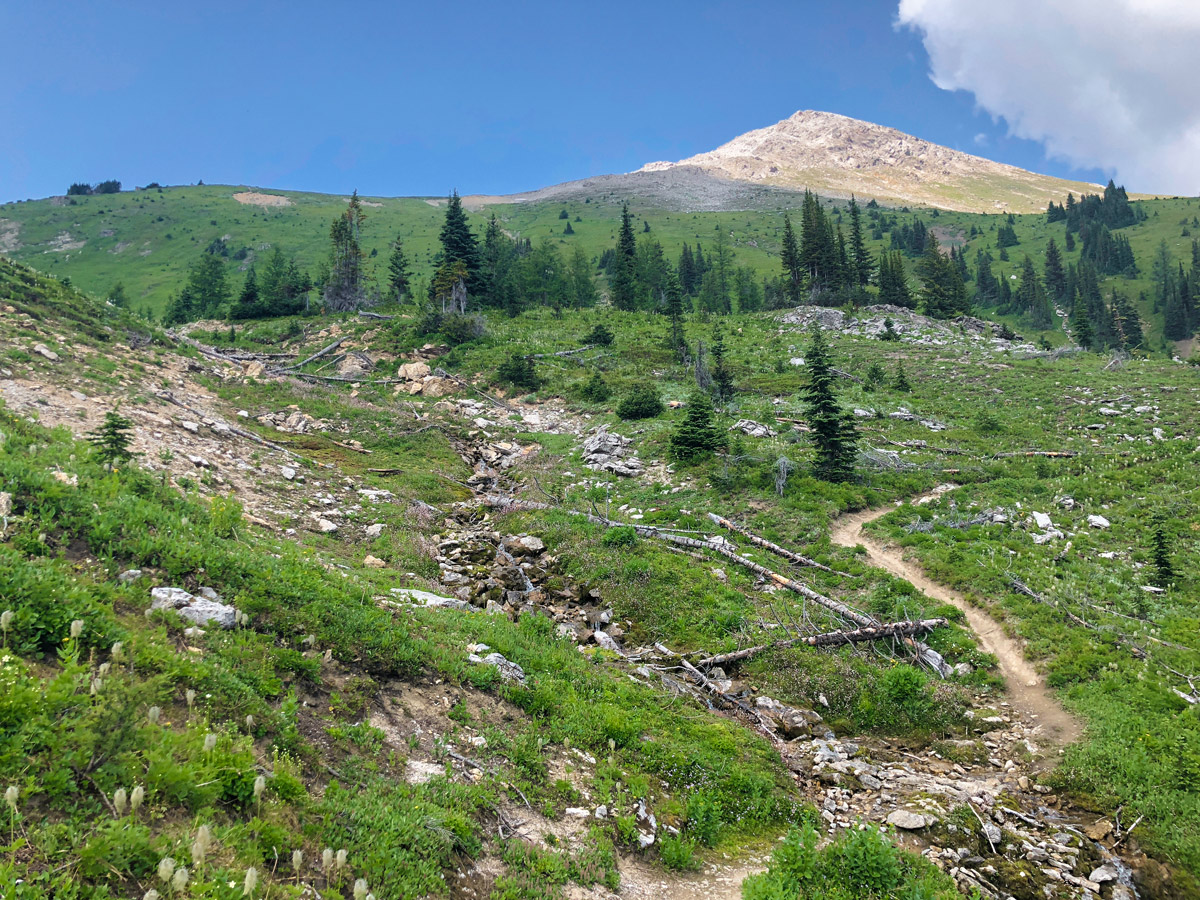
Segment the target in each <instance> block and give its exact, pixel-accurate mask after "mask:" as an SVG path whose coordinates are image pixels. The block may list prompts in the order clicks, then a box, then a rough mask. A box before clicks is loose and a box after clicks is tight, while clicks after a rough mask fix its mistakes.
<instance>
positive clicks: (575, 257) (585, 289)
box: [568, 244, 596, 309]
mask: <svg viewBox="0 0 1200 900" xmlns="http://www.w3.org/2000/svg"><path fill="white" fill-rule="evenodd" d="M568 276H569V278H570V281H571V289H572V294H573V296H574V301H575V308H576V309H586V308H588V307H592V306H595V305H596V284H595V282H593V281H592V264H591V262H590V261H589V260H588V256H587V254H586V253H584V252H583V248H582V247H580V246H579V245H578V244H576V245H575V250H574V251H573V253H572V254H571V265H570V270H569V273H568Z"/></svg>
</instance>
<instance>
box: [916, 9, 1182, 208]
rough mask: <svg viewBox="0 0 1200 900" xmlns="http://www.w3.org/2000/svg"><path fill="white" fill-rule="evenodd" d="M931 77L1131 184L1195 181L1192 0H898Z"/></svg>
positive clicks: (1058, 153)
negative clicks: (925, 54)
mask: <svg viewBox="0 0 1200 900" xmlns="http://www.w3.org/2000/svg"><path fill="white" fill-rule="evenodd" d="M899 24H901V25H904V26H908V27H910V28H914V29H916V30H918V31H919V32H920V33H921V35H922V37H923V39H924V42H925V49H926V51H927V52H928V53H929V60H930V68H931V72H930V77H931V78H932V79H933V81H934V83H935V84H936V85H937V86H938V87H940V88H943V89H945V90H963V91H969V92H970V93H972V94H974V95H975V99H976V101H977V102H978V104H979V106H980V107H982V108H983V109H984V110H986V111H987V112H989V113H991V114H992V115H993V116H996V117H1002V118H1004V119H1005V120H1006V121H1007V122H1008V125H1009V128H1010V129H1011V131H1012V133H1013V134H1015V135H1017V136H1018V137H1023V138H1030V139H1033V140H1037V141H1042V142H1043V143H1044V144H1045V147H1046V151H1047V152H1048V153H1049V154H1050V155H1052V156H1054V157H1057V158H1061V159H1065V160H1067V161H1068V162H1070V163H1072V164H1074V165H1077V166H1089V167H1095V168H1100V169H1104V170H1106V171H1108V172H1112V173H1114V174H1115V176H1116V178H1117V180H1118V181H1119V182H1123V183H1124V184H1125V185H1126V186H1127V187H1128V188H1129V189H1130V190H1131V191H1146V192H1156V193H1170V194H1190V195H1195V194H1197V193H1200V2H1197V0H1053V2H1047V0H990V2H988V3H980V2H978V0H900V7H899Z"/></svg>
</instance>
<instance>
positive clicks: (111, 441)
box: [87, 409, 134, 472]
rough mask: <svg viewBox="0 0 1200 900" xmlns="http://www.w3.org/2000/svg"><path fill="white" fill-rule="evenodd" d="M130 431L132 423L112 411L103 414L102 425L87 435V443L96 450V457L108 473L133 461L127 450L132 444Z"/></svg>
mask: <svg viewBox="0 0 1200 900" xmlns="http://www.w3.org/2000/svg"><path fill="white" fill-rule="evenodd" d="M131 431H133V422H132V421H131V420H130V419H128V418H126V417H125V416H123V415H121V414H120V412H118V411H117V410H115V409H113V410H109V411H108V412H106V413H105V414H104V423H103V424H102V425H101V426H100V427H99V428H97V429H96V430H95V431H93V432H91V433H89V434H88V435H87V440H88V443H90V444H91V445H92V446H93V447H95V448H96V457H97V458H98V459H99V460H100V462H101V463H103V464H104V467H105V468H106V469H108V470H109V471H110V472H111V471H113V470H114V469H116V467H117V466H118V465H120V464H121V463H123V462H127V461H128V460H131V459H133V457H134V454H133V452H132V451H130V449H129V446H130V445H131V444H132V443H133V435H132V434H131V433H130V432H131Z"/></svg>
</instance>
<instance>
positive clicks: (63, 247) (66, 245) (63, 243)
mask: <svg viewBox="0 0 1200 900" xmlns="http://www.w3.org/2000/svg"><path fill="white" fill-rule="evenodd" d="M48 244H49V249H48V250H43V251H42V252H43V253H65V252H68V251H70V250H78V249H80V248H81V247H83V246H84V245H86V244H87V241H86V240H83V241H81V240H76V239H75V238H74V237H72V236H71V232H69V231H60V232H59V233H58V234H57V235H55V236H54V238H53V239H51V240H50V241H49V242H48Z"/></svg>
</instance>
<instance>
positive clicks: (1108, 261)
mask: <svg viewBox="0 0 1200 900" xmlns="http://www.w3.org/2000/svg"><path fill="white" fill-rule="evenodd" d="M1079 238H1080V240H1081V241H1082V242H1083V247H1082V250H1081V251H1080V259H1082V260H1086V261H1087V262H1089V263H1091V264H1092V265H1093V266H1095V267H1096V271H1097V272H1099V273H1100V274H1101V275H1124V276H1125V277H1126V278H1135V277H1136V276H1137V273H1138V265H1137V260H1135V259H1134V256H1133V248H1132V247H1131V246H1130V245H1129V238H1127V237H1125V235H1123V234H1113V233H1112V231H1110V230H1109V227H1108V226H1107V225H1105V224H1104V223H1103V222H1099V221H1095V220H1092V221H1088V222H1085V223H1084V224H1083V225H1082V226H1080V229H1079Z"/></svg>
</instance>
